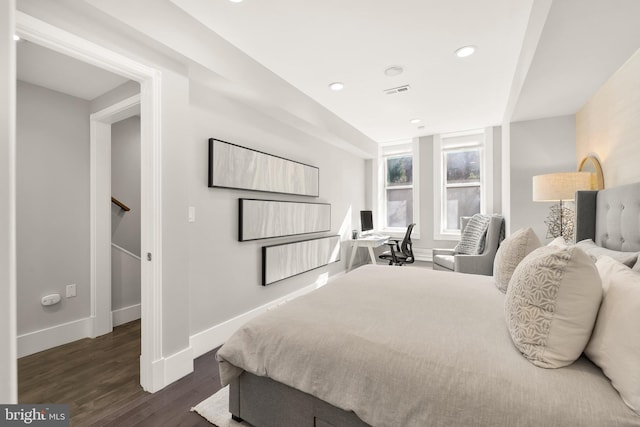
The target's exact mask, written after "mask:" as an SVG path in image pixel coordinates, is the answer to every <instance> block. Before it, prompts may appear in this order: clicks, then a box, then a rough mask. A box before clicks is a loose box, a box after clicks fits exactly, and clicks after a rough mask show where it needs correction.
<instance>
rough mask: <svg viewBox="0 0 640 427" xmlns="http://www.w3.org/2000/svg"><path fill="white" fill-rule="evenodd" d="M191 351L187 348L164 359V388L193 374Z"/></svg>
mask: <svg viewBox="0 0 640 427" xmlns="http://www.w3.org/2000/svg"><path fill="white" fill-rule="evenodd" d="M193 359H194V356H193V349H192V348H191V347H187V348H185V349H184V350H180V351H179V352H177V353H174V354H172V355H171V356H168V357H165V358H164V387H166V386H168V385H169V384H171V383H172V382H174V381H177V380H179V379H180V378H182V377H184V376H185V375H189V374H190V373H191V372H193Z"/></svg>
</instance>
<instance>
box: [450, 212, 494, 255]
mask: <svg viewBox="0 0 640 427" xmlns="http://www.w3.org/2000/svg"><path fill="white" fill-rule="evenodd" d="M490 220H491V217H490V216H489V215H482V214H475V215H474V216H472V217H471V219H470V220H469V222H468V223H467V226H466V227H465V228H464V230H463V231H462V236H461V238H460V243H458V245H457V246H456V247H455V249H454V250H455V252H456V253H458V254H464V255H478V254H481V253H482V252H483V251H484V242H485V240H486V238H487V227H488V226H489V221H490Z"/></svg>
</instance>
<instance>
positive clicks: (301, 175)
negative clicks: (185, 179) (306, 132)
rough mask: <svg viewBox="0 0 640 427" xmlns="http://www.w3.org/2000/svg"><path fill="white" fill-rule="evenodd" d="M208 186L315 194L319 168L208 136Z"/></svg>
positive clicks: (314, 195)
mask: <svg viewBox="0 0 640 427" xmlns="http://www.w3.org/2000/svg"><path fill="white" fill-rule="evenodd" d="M209 187H222V188H235V189H241V190H252V191H265V192H269V193H283V194H295V195H300V196H309V197H318V196H319V195H320V169H318V168H317V167H315V166H309V165H306V164H304V163H300V162H296V161H293V160H288V159H285V158H283V157H278V156H273V155H271V154H267V153H263V152H261V151H256V150H252V149H250V148H246V147H241V146H239V145H235V144H230V143H228V142H225V141H221V140H219V139H214V138H211V139H209Z"/></svg>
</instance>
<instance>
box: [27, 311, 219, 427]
mask: <svg viewBox="0 0 640 427" xmlns="http://www.w3.org/2000/svg"><path fill="white" fill-rule="evenodd" d="M216 351H217V349H216V350H213V351H211V352H209V353H207V354H205V355H203V356H201V357H199V358H197V359H196V360H194V372H193V373H191V374H189V375H187V376H186V377H184V378H182V379H180V380H178V381H176V382H175V383H173V384H171V385H169V386H168V387H166V388H165V389H163V390H161V391H159V392H157V393H154V394H151V393H147V392H145V391H143V390H142V387H141V386H140V376H139V369H140V360H139V358H140V321H134V322H130V323H127V324H125V325H121V326H118V327H116V328H114V331H113V333H111V334H107V335H104V336H102V337H98V338H95V339H83V340H79V341H76V342H73V343H70V344H66V345H63V346H60V347H56V348H53V349H50V350H46V351H43V352H40V353H37V354H33V355H30V356H26V357H23V358H21V359H19V360H18V400H19V402H20V403H67V404H69V405H70V412H71V414H70V415H71V425H72V426H81V427H84V426H105V427H106V426H108V427H127V426H130V427H133V426H145V427H146V426H171V427H177V426H210V425H211V424H209V423H208V422H207V421H206V420H204V418H202V417H200V416H199V415H197V414H196V413H193V412H190V409H191V408H192V407H193V406H195V405H197V404H198V403H200V402H201V401H202V400H204V399H206V398H207V397H209V396H210V395H212V394H213V393H215V392H216V391H218V390H219V389H220V377H219V374H218V363H217V361H216V360H215V353H216Z"/></svg>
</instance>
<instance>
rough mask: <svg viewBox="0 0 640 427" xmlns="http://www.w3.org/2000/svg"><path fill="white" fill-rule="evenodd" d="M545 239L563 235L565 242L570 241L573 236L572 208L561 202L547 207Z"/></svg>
mask: <svg viewBox="0 0 640 427" xmlns="http://www.w3.org/2000/svg"><path fill="white" fill-rule="evenodd" d="M544 223H545V224H547V239H549V238H553V239H554V238H556V237H559V236H562V237H564V240H565V241H566V242H572V241H573V236H574V224H573V209H572V208H571V207H569V206H567V205H566V204H563V203H562V202H560V203H558V204H557V205H553V206H551V207H550V208H549V216H547V219H546V221H545V222H544Z"/></svg>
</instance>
